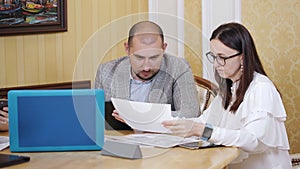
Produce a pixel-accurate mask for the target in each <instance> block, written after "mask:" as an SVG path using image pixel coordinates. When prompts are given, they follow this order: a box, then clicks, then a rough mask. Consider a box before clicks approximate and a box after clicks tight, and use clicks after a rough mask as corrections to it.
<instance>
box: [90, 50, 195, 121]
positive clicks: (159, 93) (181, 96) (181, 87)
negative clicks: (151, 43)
mask: <svg viewBox="0 0 300 169" xmlns="http://www.w3.org/2000/svg"><path fill="white" fill-rule="evenodd" d="M130 69H131V66H130V62H129V57H128V56H125V57H121V58H119V59H116V60H113V61H110V62H107V63H103V64H100V65H99V67H98V70H97V75H96V78H95V88H96V89H103V90H104V93H105V100H106V101H110V99H111V97H113V98H120V99H129V98H130V72H131V70H130ZM148 102H149V103H164V104H171V108H172V115H173V116H179V117H197V116H199V115H200V112H199V101H198V95H197V90H196V86H195V82H194V78H193V74H192V70H191V68H190V65H189V64H188V63H187V61H186V60H185V59H183V58H179V57H174V56H170V55H166V54H164V56H163V60H162V64H161V67H160V71H159V72H158V73H157V74H156V75H155V77H154V78H153V82H152V86H151V89H150V93H149V96H148Z"/></svg>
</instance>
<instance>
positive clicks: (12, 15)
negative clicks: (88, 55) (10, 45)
mask: <svg viewBox="0 0 300 169" xmlns="http://www.w3.org/2000/svg"><path fill="white" fill-rule="evenodd" d="M63 31H67V0H0V36H8V35H21V34H22V35H25V34H38V33H51V32H63Z"/></svg>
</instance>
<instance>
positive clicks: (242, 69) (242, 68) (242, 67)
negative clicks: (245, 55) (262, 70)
mask: <svg viewBox="0 0 300 169" xmlns="http://www.w3.org/2000/svg"><path fill="white" fill-rule="evenodd" d="M240 69H241V72H243V71H244V66H243V62H242V63H241V68H240Z"/></svg>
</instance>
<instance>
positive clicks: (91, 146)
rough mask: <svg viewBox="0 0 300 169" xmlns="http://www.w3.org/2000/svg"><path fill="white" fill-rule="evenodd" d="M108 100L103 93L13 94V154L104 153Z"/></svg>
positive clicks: (10, 103)
mask: <svg viewBox="0 0 300 169" xmlns="http://www.w3.org/2000/svg"><path fill="white" fill-rule="evenodd" d="M104 100H105V99H104V92H103V90H91V89H77V90H12V91H9V93H8V106H9V135H10V150H11V151H12V152H33V151H72V150H101V148H102V146H103V142H104Z"/></svg>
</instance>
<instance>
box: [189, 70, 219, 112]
mask: <svg viewBox="0 0 300 169" xmlns="http://www.w3.org/2000/svg"><path fill="white" fill-rule="evenodd" d="M194 80H195V83H196V86H197V91H198V97H199V101H200V111H201V114H202V113H203V111H204V110H205V109H206V108H207V107H208V105H209V104H210V102H211V101H212V100H213V98H214V97H215V96H216V95H217V93H218V86H217V85H216V84H214V83H212V82H211V81H209V80H207V79H204V78H202V77H199V76H196V75H194Z"/></svg>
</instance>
